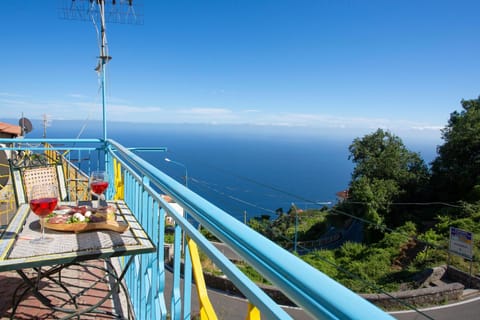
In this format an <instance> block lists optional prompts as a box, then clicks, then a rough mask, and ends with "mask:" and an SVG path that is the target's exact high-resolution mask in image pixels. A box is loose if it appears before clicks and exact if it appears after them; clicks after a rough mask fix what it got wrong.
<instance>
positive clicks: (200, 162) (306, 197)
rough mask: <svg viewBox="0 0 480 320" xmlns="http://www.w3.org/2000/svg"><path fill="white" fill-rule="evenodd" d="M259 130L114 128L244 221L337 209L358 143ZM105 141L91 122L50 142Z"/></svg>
mask: <svg viewBox="0 0 480 320" xmlns="http://www.w3.org/2000/svg"><path fill="white" fill-rule="evenodd" d="M7 122H8V121H7ZM10 123H14V122H10ZM32 123H33V125H34V130H33V131H32V132H31V133H30V134H28V137H30V138H39V137H42V135H43V128H42V123H41V122H40V120H32ZM255 129H257V130H256V131H252V128H245V127H237V126H208V125H191V124H188V125H187V124H183V125H174V124H145V123H124V122H111V123H108V124H107V130H108V138H111V139H113V140H116V141H118V142H120V143H121V144H123V145H125V146H127V147H166V148H167V151H166V152H153V153H152V152H148V153H138V154H139V156H141V157H142V158H144V159H145V160H147V161H149V162H150V163H152V164H153V165H154V166H156V167H157V168H158V169H160V170H161V171H163V172H165V173H166V174H168V175H170V176H172V177H173V178H175V179H176V180H177V181H179V182H182V183H184V181H185V180H184V176H185V168H187V169H188V178H189V179H188V186H189V188H191V189H192V190H193V191H195V192H197V193H198V194H200V195H201V196H202V197H204V198H205V199H207V200H208V201H210V202H212V203H213V204H215V205H216V206H218V207H220V208H222V209H223V210H224V211H226V212H227V213H229V214H230V215H232V216H234V217H235V218H237V219H239V220H242V221H243V219H244V218H245V217H247V219H248V218H251V217H253V216H259V215H264V214H267V215H274V213H275V211H276V210H277V209H280V208H281V209H282V210H284V211H288V209H289V208H290V206H291V205H292V204H295V206H296V207H298V208H299V209H309V208H320V207H322V206H324V205H327V206H330V205H332V204H335V203H336V201H337V198H336V196H335V194H336V192H338V191H342V190H345V189H346V188H348V183H349V182H350V177H351V172H352V169H353V167H354V164H353V163H352V162H351V160H349V159H348V156H349V152H348V146H349V145H350V144H351V143H352V141H353V139H354V138H356V137H352V136H350V137H347V136H342V135H326V134H323V133H318V134H314V132H312V131H308V130H295V128H279V127H276V128H255ZM372 132H373V131H372ZM393 133H394V132H393ZM101 134H102V126H101V122H100V121H90V122H88V123H87V126H86V127H85V122H81V121H63V120H56V121H54V122H53V123H52V125H51V126H50V127H47V137H49V138H76V137H78V136H80V137H81V138H98V137H101ZM394 134H395V133H394ZM362 136H363V135H362ZM358 137H361V136H358ZM400 138H402V137H400ZM402 140H403V139H402ZM404 143H405V145H406V146H407V148H409V150H411V151H414V152H419V153H420V155H421V156H422V158H423V159H424V160H425V162H426V163H427V164H428V163H430V162H431V161H432V160H433V159H434V157H435V152H436V146H437V145H432V144H431V140H428V139H427V140H425V141H422V140H417V141H415V140H413V141H404ZM165 158H170V159H172V160H174V161H176V162H179V163H181V164H182V165H183V166H184V167H183V166H181V165H175V164H174V163H169V162H167V161H165Z"/></svg>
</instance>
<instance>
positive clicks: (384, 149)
mask: <svg viewBox="0 0 480 320" xmlns="http://www.w3.org/2000/svg"><path fill="white" fill-rule="evenodd" d="M349 151H350V156H349V159H351V160H352V161H353V162H354V163H355V168H354V170H353V173H352V181H351V183H350V195H351V200H352V202H353V203H355V202H357V203H361V204H363V205H362V206H358V205H356V206H355V208H356V210H355V211H356V213H357V214H359V215H361V216H363V217H364V218H366V219H368V220H371V221H373V222H374V223H376V224H383V223H384V222H387V223H389V224H390V223H393V224H394V225H400V224H401V223H402V222H404V221H405V219H406V217H403V218H402V217H401V215H398V214H393V213H394V211H392V210H391V206H390V205H391V203H392V202H398V201H411V200H412V199H418V196H419V194H420V192H421V191H423V189H424V187H425V185H426V183H427V182H428V178H429V172H428V168H427V166H426V164H425V162H424V161H423V159H422V158H421V157H420V155H419V154H418V153H415V152H411V151H409V150H408V149H407V148H406V147H405V145H404V144H403V142H402V140H401V139H400V138H399V137H397V136H395V135H394V134H392V133H390V132H389V131H384V130H382V129H378V130H377V131H375V132H374V133H372V134H369V135H366V136H364V137H363V138H361V139H360V138H356V139H355V140H353V143H352V144H351V145H350V147H349Z"/></svg>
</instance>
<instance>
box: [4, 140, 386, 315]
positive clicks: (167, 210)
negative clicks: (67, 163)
mask: <svg viewBox="0 0 480 320" xmlns="http://www.w3.org/2000/svg"><path fill="white" fill-rule="evenodd" d="M4 140H9V139H0V143H5V141H4ZM30 140H31V139H29V140H28V141H27V140H24V141H22V142H32V143H33V141H30ZM57 140H58V139H55V140H48V139H47V140H35V142H37V143H38V142H41V141H47V142H49V143H52V144H54V143H56V142H57ZM11 141H12V140H9V142H11ZM83 141H84V140H68V139H62V140H61V142H57V143H62V144H64V145H65V144H67V143H71V144H75V146H77V147H75V148H74V149H75V150H80V149H79V148H80V147H78V145H80V144H82V142H83ZM92 142H95V143H96V144H97V146H96V147H93V149H95V150H104V152H105V155H106V156H105V165H106V167H107V170H108V171H109V172H113V171H114V160H115V161H117V162H119V163H120V166H121V175H122V177H123V180H124V181H123V182H124V192H125V194H124V200H125V203H126V205H127V206H128V207H129V208H130V210H131V211H132V212H133V213H134V215H135V216H136V217H137V219H138V220H139V222H140V223H141V225H142V226H143V228H144V229H145V230H146V232H147V233H148V235H149V236H150V238H151V239H152V240H153V241H154V242H155V244H156V246H157V248H158V250H157V252H156V253H152V254H144V255H141V256H137V257H135V262H134V263H133V264H132V265H131V266H130V269H129V270H128V274H127V277H126V283H127V287H128V290H129V294H130V299H131V302H132V305H133V308H134V310H135V315H136V317H137V318H138V319H153V318H154V319H166V318H167V316H169V317H170V319H190V318H191V317H192V316H194V315H193V314H191V309H192V308H191V301H190V296H191V287H192V285H191V278H192V276H191V275H192V263H191V261H190V255H189V247H188V246H185V243H184V241H183V239H184V238H183V236H182V233H184V234H185V235H186V236H187V237H188V238H190V239H193V240H194V241H195V243H196V244H197V245H198V247H199V248H200V249H201V250H202V252H203V253H204V254H205V255H207V256H208V258H209V259H210V260H212V261H213V262H214V263H215V265H216V266H218V267H219V268H220V269H221V270H222V272H223V273H224V274H225V275H226V276H227V278H228V279H229V280H230V281H232V282H233V284H234V285H235V286H236V287H237V288H238V290H239V291H241V292H242V294H243V295H244V296H245V297H246V298H247V299H248V301H249V302H250V303H251V304H253V305H255V306H256V307H257V308H258V309H259V310H260V312H261V314H262V316H263V317H265V318H267V319H291V316H290V315H289V314H287V313H286V312H285V311H284V310H283V309H282V308H281V307H280V306H279V305H278V304H277V303H275V302H274V301H273V300H272V299H271V298H270V297H269V296H268V295H267V294H265V293H264V291H262V290H261V289H260V288H259V287H258V286H257V285H256V284H255V283H253V282H252V281H251V280H250V279H248V278H247V277H246V276H245V275H244V274H243V273H242V272H241V271H240V270H239V269H238V268H237V267H236V266H235V265H234V264H233V263H232V262H231V261H230V260H228V259H227V258H226V257H225V256H224V255H223V254H222V253H221V252H220V251H219V250H217V249H216V248H215V247H214V246H213V245H212V244H211V243H210V242H209V241H208V240H207V239H206V238H205V237H204V236H203V235H202V234H201V233H200V232H199V231H198V230H197V229H196V228H195V227H194V226H193V225H192V224H191V223H189V222H188V221H187V220H186V219H185V218H184V217H183V216H182V215H181V214H180V213H178V212H177V211H176V210H175V209H174V208H173V207H172V206H171V205H170V204H169V203H168V202H167V201H166V200H165V199H164V197H162V194H165V195H168V196H169V197H171V198H172V199H173V200H174V201H175V202H176V203H177V204H179V205H180V206H181V207H182V208H183V209H184V210H185V212H188V215H189V216H191V217H192V218H193V219H194V220H195V221H197V222H198V223H200V224H201V225H202V227H204V228H206V229H207V230H209V231H210V232H211V233H212V234H213V235H214V236H216V237H217V238H218V239H220V240H221V241H222V242H224V243H225V244H227V245H228V246H229V247H230V248H232V249H233V250H234V251H235V252H236V253H237V254H238V255H239V256H240V257H241V258H242V259H244V260H245V261H246V262H247V263H248V264H249V265H251V266H252V267H253V268H254V269H256V270H257V271H258V272H259V273H261V274H262V276H263V277H265V278H266V279H268V280H269V281H270V282H271V283H272V284H273V285H274V286H275V287H277V288H278V289H279V290H280V291H282V292H283V293H284V294H285V295H286V296H287V297H288V298H289V299H290V300H292V301H293V302H294V303H296V304H297V305H298V306H300V307H301V308H303V310H305V312H306V313H308V314H310V315H311V316H312V317H313V318H315V319H393V318H392V317H391V316H390V315H388V314H387V313H385V312H383V311H382V310H380V309H379V308H377V307H376V306H374V305H372V304H370V303H369V302H367V301H366V300H364V299H363V298H361V297H360V296H358V295H357V294H355V293H353V292H352V291H350V290H349V289H347V288H345V287H343V286H342V285H340V284H339V283H337V282H335V281H334V280H332V279H331V278H329V277H327V276H326V275H324V274H323V273H322V272H320V271H318V270H316V269H314V268H313V267H311V266H310V265H308V264H307V263H305V262H304V261H302V260H301V259H299V258H298V257H296V256H294V255H292V254H291V253H289V252H288V251H286V250H284V249H282V248H280V247H279V246H277V245H276V244H274V243H273V242H271V241H270V240H268V239H267V238H265V237H263V236H262V235H260V234H258V233H256V232H255V231H253V230H252V229H250V228H249V227H248V226H246V225H244V224H243V223H241V222H240V221H238V220H236V219H235V218H233V217H232V216H230V215H229V214H228V213H227V212H225V211H223V210H221V209H219V208H218V207H216V206H214V205H213V204H211V203H210V202H208V201H207V200H205V199H203V198H202V197H200V196H199V195H198V194H196V193H194V192H193V191H191V190H190V189H188V188H186V187H185V186H183V185H182V184H180V183H178V182H177V181H175V180H174V179H172V178H171V177H169V176H167V175H166V174H164V173H163V172H162V171H160V170H158V169H157V168H155V167H154V166H152V165H151V164H150V163H148V162H146V161H145V160H143V159H142V158H140V157H139V156H138V155H136V154H134V153H133V152H132V151H130V150H129V149H128V148H125V147H124V146H122V145H121V144H119V143H117V142H115V141H113V140H108V141H103V140H95V141H92V140H91V139H90V140H85V143H87V144H88V143H92ZM0 149H1V148H0ZM59 149H65V147H64V146H62V147H59ZM110 177H111V179H113V174H110ZM112 182H113V181H112ZM110 185H111V186H113V185H114V184H113V183H111V184H110ZM113 192H114V190H112V189H110V190H109V192H108V195H109V196H110V197H111V196H113ZM167 214H168V215H169V216H170V217H172V218H173V220H174V221H175V225H174V243H173V272H172V279H171V280H169V277H168V276H167V275H168V271H167V269H166V267H165V264H164V245H165V217H166V215H167ZM182 253H184V254H183V255H182ZM182 266H183V268H182ZM182 269H183V273H184V275H185V276H184V280H185V281H183V287H182V281H181V275H182V273H181V270H182ZM167 280H168V281H170V283H169V285H168V286H167ZM167 287H168V288H171V289H169V291H171V292H166V291H167V289H166V288H167ZM168 297H170V300H169V301H167V299H168ZM167 306H169V307H167ZM245 312H246V310H245Z"/></svg>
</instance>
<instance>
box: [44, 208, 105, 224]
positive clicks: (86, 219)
mask: <svg viewBox="0 0 480 320" xmlns="http://www.w3.org/2000/svg"><path fill="white" fill-rule="evenodd" d="M107 220H115V208H114V207H113V206H108V207H106V208H105V209H103V208H102V210H99V209H97V210H94V209H92V208H90V207H88V206H76V207H74V206H59V207H57V209H56V210H55V211H53V213H52V214H50V215H49V216H48V217H47V221H46V222H47V223H49V224H71V223H97V222H106V221H107Z"/></svg>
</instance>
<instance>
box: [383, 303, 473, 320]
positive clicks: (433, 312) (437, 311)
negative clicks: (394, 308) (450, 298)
mask: <svg viewBox="0 0 480 320" xmlns="http://www.w3.org/2000/svg"><path fill="white" fill-rule="evenodd" d="M421 311H422V312H423V313H425V314H426V315H427V316H428V317H426V316H424V315H422V314H419V313H417V312H415V311H401V312H392V313H391V315H392V316H393V317H395V318H396V319H399V320H425V319H435V320H451V319H457V320H478V319H480V297H476V298H473V299H470V300H466V301H462V302H458V303H452V304H448V305H444V306H439V307H432V308H426V309H421ZM429 317H430V318H429Z"/></svg>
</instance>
